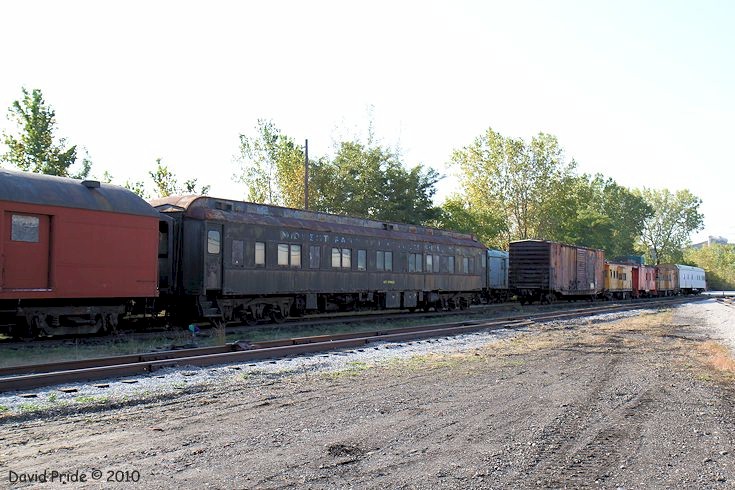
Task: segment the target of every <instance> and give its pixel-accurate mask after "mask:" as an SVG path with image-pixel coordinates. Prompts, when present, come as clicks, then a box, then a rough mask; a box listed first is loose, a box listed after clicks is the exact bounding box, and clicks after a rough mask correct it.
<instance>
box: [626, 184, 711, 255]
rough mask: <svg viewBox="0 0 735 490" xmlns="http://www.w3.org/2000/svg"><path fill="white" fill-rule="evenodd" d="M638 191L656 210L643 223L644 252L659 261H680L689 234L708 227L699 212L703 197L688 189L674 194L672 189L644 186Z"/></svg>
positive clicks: (642, 244)
mask: <svg viewBox="0 0 735 490" xmlns="http://www.w3.org/2000/svg"><path fill="white" fill-rule="evenodd" d="M636 194H637V195H639V196H640V197H641V198H643V200H645V202H646V203H647V204H648V205H649V206H650V207H651V209H653V214H652V215H651V216H650V217H649V218H648V219H646V220H645V221H644V223H643V233H642V236H641V243H640V245H641V248H642V251H643V252H645V253H646V255H647V257H648V258H649V259H650V260H651V261H652V262H653V263H655V264H661V263H667V262H680V261H681V260H682V259H683V252H682V249H683V248H684V246H685V245H686V244H687V243H688V242H689V236H690V235H691V234H692V233H693V232H695V231H698V230H701V229H702V228H703V227H704V216H703V215H702V214H701V213H700V212H699V205H700V204H701V203H702V200H701V199H699V198H698V197H697V196H695V195H694V194H692V193H691V192H690V191H689V190H686V189H684V190H680V191H676V192H675V193H671V192H670V191H669V190H668V189H662V190H657V189H648V188H643V189H642V190H637V191H636Z"/></svg>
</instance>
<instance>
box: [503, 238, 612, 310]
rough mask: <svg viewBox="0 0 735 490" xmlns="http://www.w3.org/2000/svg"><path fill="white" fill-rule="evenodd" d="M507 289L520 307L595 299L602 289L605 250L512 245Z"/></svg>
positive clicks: (523, 242) (545, 244) (539, 242)
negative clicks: (578, 299)
mask: <svg viewBox="0 0 735 490" xmlns="http://www.w3.org/2000/svg"><path fill="white" fill-rule="evenodd" d="M509 260H510V263H509V273H508V285H509V287H510V289H511V291H513V292H514V293H515V294H516V295H517V296H518V299H519V300H520V302H521V304H525V303H527V302H533V301H535V300H539V301H541V302H551V301H553V300H555V299H560V298H565V299H576V298H586V299H594V298H595V297H596V296H598V295H599V293H600V292H601V291H602V288H603V273H604V263H605V255H604V252H603V251H602V250H596V249H591V248H587V247H579V246H573V245H565V244H562V243H557V242H550V241H544V240H520V241H515V242H510V250H509Z"/></svg>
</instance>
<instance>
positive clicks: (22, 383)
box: [0, 298, 691, 393]
mask: <svg viewBox="0 0 735 490" xmlns="http://www.w3.org/2000/svg"><path fill="white" fill-rule="evenodd" d="M687 301H691V299H688V298H687V299H680V298H676V299H672V300H668V301H658V302H655V303H636V304H624V305H621V304H610V305H604V306H598V305H594V306H588V307H584V308H575V309H571V310H564V311H560V312H538V313H533V314H525V315H512V316H506V317H502V318H495V319H492V320H464V321H455V322H449V323H442V324H434V325H424V326H413V327H405V328H397V329H386V330H372V331H363V332H352V333H342V334H335V335H319V336H313V337H297V338H291V339H283V340H274V341H267V342H254V343H250V342H234V343H231V344H225V345H222V346H217V347H199V348H192V349H181V350H173V351H163V352H155V353H146V354H135V355H123V356H114V357H105V358H96V359H85V360H77V361H64V362H56V363H47V364H33V365H25V366H14V367H9V368H1V369H0V393H1V392H9V391H21V390H30V389H33V388H39V387H44V386H51V385H56V384H62V383H72V382H87V381H94V380H101V379H107V378H119V377H125V376H134V375H141V374H150V373H153V372H155V371H158V370H160V369H164V368H169V367H179V366H200V367H201V366H213V365H218V364H229V363H236V362H250V361H258V360H266V359H275V358H284V357H291V356H296V355H299V354H309V353H316V352H324V351H331V350H338V349H349V348H359V347H362V346H365V345H366V344H370V343H373V342H378V341H383V342H401V341H408V340H415V339H422V338H429V337H446V336H452V335H458V334H462V333H468V332H473V331H478V330H496V329H503V328H518V327H522V326H528V325H531V324H533V323H541V322H549V321H554V320H568V319H572V318H579V317H584V316H592V315H597V314H602V313H612V312H619V311H626V310H634V309H642V308H650V307H664V306H671V305H672V304H677V303H683V302H687Z"/></svg>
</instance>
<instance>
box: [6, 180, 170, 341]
mask: <svg viewBox="0 0 735 490" xmlns="http://www.w3.org/2000/svg"><path fill="white" fill-rule="evenodd" d="M158 232H159V213H158V212H157V211H156V210H154V209H153V208H151V207H150V206H149V205H148V204H147V203H146V202H145V201H144V200H142V199H141V198H139V197H138V196H136V195H135V194H133V193H132V192H130V191H128V190H127V189H123V188H121V187H116V186H112V185H107V184H100V183H99V182H96V181H79V180H74V179H67V178H62V177H52V176H47V175H39V174H30V173H25V172H14V171H9V170H0V236H2V239H0V261H1V263H0V313H1V314H2V320H1V321H0V323H2V324H3V325H4V326H5V327H8V328H9V329H13V330H14V332H13V333H15V334H18V335H23V336H25V335H52V334H68V333H88V332H96V331H99V330H104V329H108V328H110V329H111V328H114V327H115V326H116V325H117V321H118V318H119V316H120V315H121V314H122V313H123V312H124V311H125V309H126V307H129V306H130V305H131V304H132V302H131V300H140V299H146V298H148V299H149V298H155V297H156V296H157V279H158V277H157V262H156V250H157V248H158V243H159V241H158ZM138 303H140V301H138Z"/></svg>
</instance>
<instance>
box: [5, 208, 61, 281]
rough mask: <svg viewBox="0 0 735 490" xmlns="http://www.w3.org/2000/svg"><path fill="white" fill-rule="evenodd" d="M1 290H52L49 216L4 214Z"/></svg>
mask: <svg viewBox="0 0 735 490" xmlns="http://www.w3.org/2000/svg"><path fill="white" fill-rule="evenodd" d="M5 223H6V227H5V230H6V231H5V233H4V235H5V236H4V237H3V241H4V243H3V249H4V250H5V253H4V257H3V259H4V260H3V263H2V264H1V265H2V276H1V279H0V288H2V289H48V288H49V223H50V218H49V216H46V215H42V214H29V213H15V212H6V213H5Z"/></svg>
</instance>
